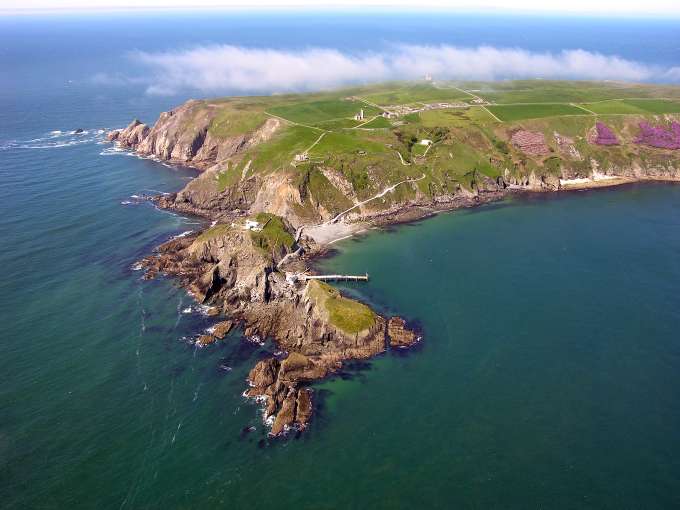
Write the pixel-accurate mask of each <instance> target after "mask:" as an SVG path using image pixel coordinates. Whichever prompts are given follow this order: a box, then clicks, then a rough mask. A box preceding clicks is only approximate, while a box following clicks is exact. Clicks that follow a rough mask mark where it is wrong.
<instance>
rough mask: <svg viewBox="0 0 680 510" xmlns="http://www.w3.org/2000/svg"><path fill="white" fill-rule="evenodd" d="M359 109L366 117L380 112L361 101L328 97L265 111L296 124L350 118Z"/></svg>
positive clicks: (274, 107)
mask: <svg viewBox="0 0 680 510" xmlns="http://www.w3.org/2000/svg"><path fill="white" fill-rule="evenodd" d="M361 109H363V110H364V116H365V117H367V118H370V117H372V116H373V115H377V114H378V113H380V110H378V109H377V108H374V107H372V106H369V105H367V104H365V103H362V102H361V101H349V100H345V99H328V100H323V101H310V102H301V103H295V104H287V105H280V106H273V107H271V108H269V109H268V110H267V111H268V112H269V113H271V114H273V115H278V116H279V117H283V118H284V119H287V120H290V121H292V122H297V123H298V124H316V123H319V122H324V121H328V120H334V119H344V118H351V117H353V116H354V115H356V114H357V113H359V110H361Z"/></svg>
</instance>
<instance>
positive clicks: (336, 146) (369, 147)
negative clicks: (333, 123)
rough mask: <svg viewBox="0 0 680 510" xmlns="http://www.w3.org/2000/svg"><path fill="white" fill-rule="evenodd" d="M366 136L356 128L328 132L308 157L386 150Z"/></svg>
mask: <svg viewBox="0 0 680 510" xmlns="http://www.w3.org/2000/svg"><path fill="white" fill-rule="evenodd" d="M366 136H367V134H366V133H365V132H362V131H358V130H353V131H350V130H346V131H343V132H337V133H328V134H326V135H325V136H324V137H323V138H322V139H321V141H320V142H319V143H318V144H316V145H315V146H314V148H313V149H312V151H311V153H310V157H323V156H326V155H328V154H335V153H339V152H358V151H365V152H367V153H380V152H385V151H386V150H387V147H385V146H384V145H383V144H381V143H376V142H373V141H371V140H369V139H367V138H366Z"/></svg>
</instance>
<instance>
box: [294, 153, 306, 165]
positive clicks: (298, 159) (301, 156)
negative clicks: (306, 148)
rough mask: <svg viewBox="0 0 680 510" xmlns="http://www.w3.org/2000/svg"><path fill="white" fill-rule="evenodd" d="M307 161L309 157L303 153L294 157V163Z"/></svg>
mask: <svg viewBox="0 0 680 510" xmlns="http://www.w3.org/2000/svg"><path fill="white" fill-rule="evenodd" d="M308 159H309V156H308V155H307V153H306V152H303V153H302V154H296V155H295V161H296V162H298V163H299V162H302V161H307V160H308Z"/></svg>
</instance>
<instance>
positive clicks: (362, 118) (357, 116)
mask: <svg viewBox="0 0 680 510" xmlns="http://www.w3.org/2000/svg"><path fill="white" fill-rule="evenodd" d="M354 120H364V109H363V108H362V109H361V110H359V113H357V114H356V115H355V116H354Z"/></svg>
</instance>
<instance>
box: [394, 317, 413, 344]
mask: <svg viewBox="0 0 680 510" xmlns="http://www.w3.org/2000/svg"><path fill="white" fill-rule="evenodd" d="M387 336H388V338H389V339H390V346H391V347H411V346H412V345H413V344H415V343H416V342H417V341H418V339H417V337H416V334H415V333H414V332H413V331H411V330H410V329H408V328H407V327H406V321H405V320H404V319H402V318H401V317H392V318H390V320H389V321H388V322H387Z"/></svg>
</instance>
